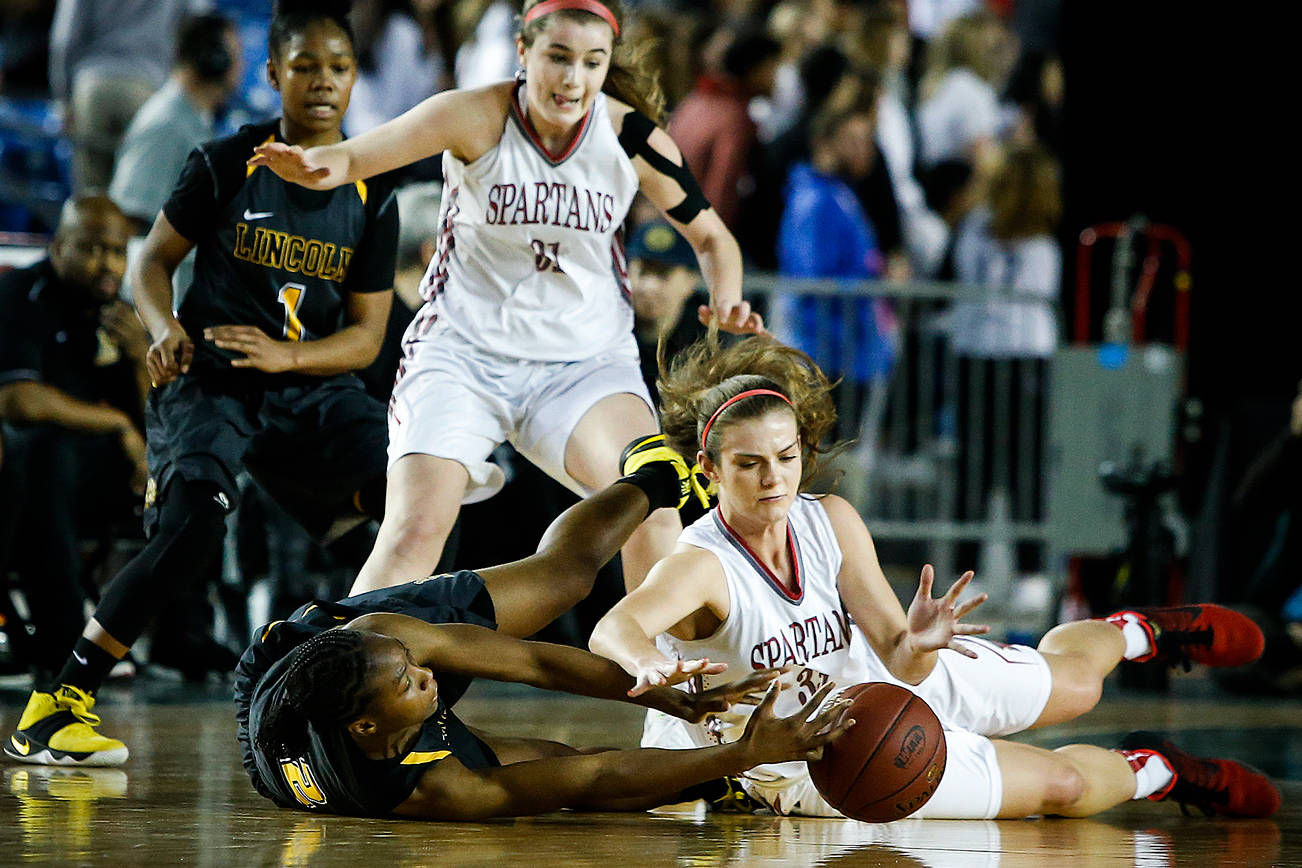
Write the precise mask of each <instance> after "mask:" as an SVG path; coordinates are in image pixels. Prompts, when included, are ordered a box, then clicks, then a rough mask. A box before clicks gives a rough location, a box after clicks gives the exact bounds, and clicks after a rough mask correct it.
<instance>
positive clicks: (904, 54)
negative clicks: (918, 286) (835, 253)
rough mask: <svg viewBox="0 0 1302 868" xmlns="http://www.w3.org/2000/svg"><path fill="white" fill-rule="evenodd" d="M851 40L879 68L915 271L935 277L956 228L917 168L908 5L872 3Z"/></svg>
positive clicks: (881, 130) (880, 110)
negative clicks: (932, 202)
mask: <svg viewBox="0 0 1302 868" xmlns="http://www.w3.org/2000/svg"><path fill="white" fill-rule="evenodd" d="M847 45H848V49H847V50H848V53H849V56H850V58H851V60H852V61H853V62H854V63H856V64H858V65H861V66H866V67H868V68H871V69H873V70H876V71H877V75H878V81H879V88H880V90H879V95H878V97H877V137H876V143H877V149H878V151H879V153H880V154H881V158H882V163H883V164H884V166H885V168H886V170H887V171H888V172H889V174H890V179H891V184H892V187H893V189H894V193H895V200H896V202H897V203H898V207H899V220H900V231H901V235H902V243H903V246H904V248H905V249H906V251H907V253H908V257H909V263H910V266H911V268H912V271H913V273H914V274H916V275H919V276H922V277H934V276H935V275H936V273H937V272H938V271H939V269H940V266H941V262H942V261H943V260H944V257H945V251H946V250H947V249H948V247H949V235H950V233H949V226H948V225H947V224H946V223H945V221H944V219H942V218H941V217H940V215H938V214H936V212H935V211H933V210H932V209H931V208H930V207H929V206H928V204H927V200H926V196H925V195H924V194H923V191H922V185H921V184H919V183H918V179H917V176H916V175H915V174H914V170H915V166H916V162H917V143H916V140H915V137H914V131H913V119H912V115H911V113H910V111H909V108H908V106H909V101H910V93H909V82H908V67H909V57H910V53H911V51H912V43H911V41H910V39H909V28H908V19H907V16H906V15H905V12H904V9H903V8H902V6H901V5H900V4H899V3H898V2H896V0H876V2H872V3H870V4H868V5H867V6H866V8H865V9H864V11H863V14H862V16H861V17H860V19H859V27H858V31H857V32H856V33H855V34H852V36H851V37H850V38H849V39H848V40H847Z"/></svg>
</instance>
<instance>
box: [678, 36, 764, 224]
mask: <svg viewBox="0 0 1302 868" xmlns="http://www.w3.org/2000/svg"><path fill="white" fill-rule="evenodd" d="M780 51H781V46H780V45H779V44H778V43H777V42H776V41H775V40H774V39H772V38H771V37H769V36H766V35H764V34H762V33H743V34H740V35H738V36H736V37H735V38H734V39H733V40H732V43H731V44H730V45H729V46H728V48H727V50H726V51H725V52H724V56H723V64H722V69H719V70H716V71H712V72H706V73H705V74H703V75H702V76H701V77H700V78H699V79H697V82H696V87H695V88H694V89H693V90H692V91H691V93H689V94H687V96H686V97H684V98H683V101H682V102H681V103H679V105H678V108H677V109H675V110H674V113H673V115H672V116H671V117H670V119H669V135H670V136H671V137H672V138H673V139H674V141H675V142H677V143H678V146H679V149H680V150H681V151H682V153H683V159H684V160H685V161H686V163H687V166H688V168H690V169H691V170H692V174H694V175H695V176H696V177H697V178H699V179H700V183H701V190H702V191H703V192H704V193H705V198H706V199H708V200H709V202H710V204H711V205H713V206H714V209H715V210H716V211H717V212H719V217H721V218H722V219H723V222H724V224H725V225H726V226H727V227H728V228H729V229H733V228H735V227H736V225H737V211H738V203H739V202H740V200H741V197H742V195H743V193H745V192H748V190H746V189H743V188H744V187H749V185H750V184H752V183H753V181H752V180H751V179H750V177H749V176H750V168H751V167H750V156H751V149H752V147H753V146H754V144H755V136H756V128H755V122H754V121H752V120H751V118H750V113H749V110H748V106H749V105H750V101H751V100H752V99H753V98H755V97H757V96H761V95H768V94H770V93H772V92H773V83H774V75H775V73H776V70H777V63H778V57H779V53H780Z"/></svg>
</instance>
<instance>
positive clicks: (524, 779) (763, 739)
mask: <svg viewBox="0 0 1302 868" xmlns="http://www.w3.org/2000/svg"><path fill="white" fill-rule="evenodd" d="M830 689H831V685H830V684H829V685H827V687H825V688H824V689H823V690H821V691H819V692H818V693H817V694H815V695H814V697H813V699H811V700H810V702H809V703H808V704H807V705H806V706H805V707H804V708H802V709H801V710H800V711H798V712H796V713H795V714H794V715H792V716H791V717H786V718H781V717H776V716H774V714H773V703H774V700H775V698H776V696H777V692H778V691H777V688H776V687H775V688H772V689H770V691H769V693H768V695H767V696H765V698H764V701H763V702H761V703H760V706H759V708H758V709H757V710H756V712H755V714H754V715H753V716H752V718H751V721H750V724H749V725H748V726H747V728H746V733H745V735H743V736H742V738H741V739H740V740H739V741H736V742H734V743H732V744H726V745H718V746H715V747H705V748H696V749H692V750H659V749H641V750H620V751H606V752H603V753H597V754H587V755H581V756H564V757H550V758H547V759H538V760H530V761H528V762H521V763H514V764H512V765H507V766H500V767H498V768H490V769H480V770H470V769H467V768H466V767H465V766H463V765H461V764H460V763H458V762H456V761H455V760H453V759H446V760H443V761H441V762H439V763H437V764H436V765H434V766H433V767H431V768H430V770H429V771H428V772H426V773H425V775H424V777H422V778H421V781H420V784H419V785H418V786H417V788H416V791H415V792H414V793H412V795H411V796H410V797H409V798H408V799H407V800H406V801H405V802H403V803H402V804H401V805H399V806H398V808H397V810H396V811H395V813H397V814H399V815H401V816H406V817H419V818H423V819H427V820H451V821H460V822H469V821H473V820H483V819H487V818H490V817H519V816H526V815H529V814H541V813H544V812H546V811H554V810H558V809H560V808H583V807H599V806H608V805H609V804H610V803H611V802H616V801H623V802H625V803H627V802H628V801H629V800H639V799H641V800H645V805H646V807H652V806H654V805H655V804H664V803H666V802H669V801H672V800H673V799H674V798H675V797H676V794H678V793H680V792H681V791H682V790H683V789H685V788H686V787H689V786H691V785H693V784H698V783H701V782H702V781H707V780H711V779H713V778H718V777H723V776H724V775H730V774H738V773H740V772H743V771H745V770H746V769H749V768H752V767H754V766H757V765H761V764H763V763H772V762H785V761H789V760H810V759H817V758H818V757H820V756H821V755H822V751H823V745H825V744H827V743H828V742H829V741H832V740H833V739H835V738H838V737H839V736H840V735H841V733H843V732H844V731H845V730H846V729H848V728H849V727H850V726H852V725H853V723H854V721H853V720H841V719H840V718H841V717H842V713H843V711H844V710H845V707H846V705H847V704H848V703H845V702H833V703H829V704H828V707H827V708H825V709H824V710H823V711H822V712H820V713H819V714H817V715H815V716H814V717H813V718H812V720H807V719H806V718H809V716H810V715H811V714H813V711H814V709H815V708H817V707H818V703H820V702H821V701H822V700H823V698H824V697H825V696H826V695H827V693H828V691H829V690H830Z"/></svg>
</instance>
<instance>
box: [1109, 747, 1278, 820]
mask: <svg viewBox="0 0 1302 868" xmlns="http://www.w3.org/2000/svg"><path fill="white" fill-rule="evenodd" d="M1120 749H1121V750H1123V751H1152V752H1154V753H1156V754H1158V755H1159V756H1160V757H1161V758H1162V759H1164V760H1166V762H1167V764H1168V765H1169V766H1170V767H1171V770H1172V771H1173V772H1174V773H1175V776H1174V777H1173V778H1172V779H1171V782H1170V783H1169V784H1167V785H1166V786H1165V787H1163V788H1162V789H1160V790H1158V791H1157V792H1156V793H1153V794H1152V795H1151V796H1149V797H1148V798H1149V799H1150V800H1152V801H1154V802H1165V801H1172V802H1178V803H1179V804H1180V809H1181V810H1182V811H1184V813H1186V814H1188V813H1189V807H1190V806H1193V807H1195V808H1198V809H1199V810H1201V811H1202V812H1203V813H1204V814H1206V815H1207V816H1209V817H1211V816H1222V817H1269V816H1271V815H1272V814H1274V813H1275V812H1276V811H1278V810H1279V806H1280V793H1279V789H1278V788H1277V787H1276V786H1275V785H1274V784H1272V783H1271V782H1270V779H1269V778H1267V777H1266V776H1265V775H1263V774H1262V773H1261V772H1259V771H1257V770H1255V769H1252V768H1250V767H1248V766H1246V765H1244V764H1242V763H1237V762H1235V761H1234V760H1227V759H1204V758H1202V757H1196V756H1194V755H1193V754H1188V753H1185V752H1184V751H1182V750H1180V748H1178V747H1176V746H1175V745H1174V744H1173V743H1172V742H1171V741H1170V739H1168V738H1165V737H1164V736H1162V735H1161V734H1160V733H1156V732H1145V731H1142V730H1141V731H1137V732H1132V733H1130V734H1129V735H1127V736H1126V737H1125V738H1124V739H1122V740H1121V745H1120Z"/></svg>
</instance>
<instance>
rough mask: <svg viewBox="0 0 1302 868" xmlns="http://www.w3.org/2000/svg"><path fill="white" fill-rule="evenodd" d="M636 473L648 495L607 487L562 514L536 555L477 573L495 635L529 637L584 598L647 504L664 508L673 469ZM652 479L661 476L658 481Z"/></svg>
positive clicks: (633, 488)
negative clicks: (645, 484) (492, 612)
mask: <svg viewBox="0 0 1302 868" xmlns="http://www.w3.org/2000/svg"><path fill="white" fill-rule="evenodd" d="M637 473H638V474H646V475H647V479H648V482H649V484H650V486H651V487H650V489H649V490H639V486H638V485H611V486H608V487H607V488H605V489H603V490H602V491H599V492H597V493H596V494H594V495H592V496H591V497H588V498H585V499H583V500H581V501H579V502H578V503H576V504H575V505H574V506H571V507H570V508H569V509H567V510H565V512H563V513H561V515H560V516H559V517H557V519H556V520H555V521H553V522H552V524H551V526H550V527H548V528H547V532H546V533H545V534H543V538H542V542H541V543H540V544H539V545H538V551H537V552H536V553H534V554H532V555H530V556H529V557H527V558H524V559H523V560H519V561H515V562H514V563H510V564H503V565H502V566H496V567H488V568H486V569H479V570H477V572H478V573H479V576H480V578H482V579H483V581H484V585H485V586H486V587H487V588H488V592H489V594H490V595H491V596H492V598H493V608H494V610H495V612H496V615H497V629H498V631H499V632H502V633H506V634H508V635H511V636H520V637H523V636H529V635H532V634H533V633H535V632H537V631H538V630H539V629H541V628H542V627H543V626H545V625H547V624H549V623H551V622H552V621H553V620H555V619H556V618H557V617H559V616H560V615H561V614H562V613H563V612H566V611H568V610H569V609H570V608H571V607H573V606H574V604H575V603H577V602H579V601H580V600H582V599H583V598H584V597H586V596H588V594H589V593H591V591H592V583H593V581H594V580H595V579H596V577H597V571H598V570H600V569H601V567H602V565H603V564H605V563H606V562H607V561H609V560H610V559H611V558H613V557H614V556H615V553H616V552H618V551H619V550H620V546H621V545H623V544H624V543H625V541H626V540H628V538H629V536H630V535H631V534H633V532H634V531H636V530H637V529H638V527H639V526H640V525H641V524H642V522H643V520H644V519H645V518H646V516H647V510H648V509H650V508H651V506H653V501H652V499H651V498H652V497H653V496H654V497H658V498H659V502H662V503H663V502H665V501H666V500H672V499H674V498H676V497H677V496H678V493H677V492H678V487H677V473H676V471H675V470H674V469H673V468H672V467H669V466H665V467H663V468H661V469H656V468H654V467H643V468H642V469H640V470H638V471H637ZM657 473H662V474H664V476H662V477H660V478H659V480H658V481H657V480H656V474H657ZM659 511H660V512H663V511H664V510H659ZM652 514H653V515H654V513H652Z"/></svg>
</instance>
